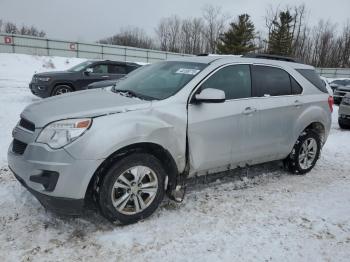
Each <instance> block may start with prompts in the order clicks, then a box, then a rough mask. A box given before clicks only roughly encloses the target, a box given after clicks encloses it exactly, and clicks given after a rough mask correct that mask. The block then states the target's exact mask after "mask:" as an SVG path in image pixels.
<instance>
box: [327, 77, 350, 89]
mask: <svg viewBox="0 0 350 262" xmlns="http://www.w3.org/2000/svg"><path fill="white" fill-rule="evenodd" d="M329 85H330V86H331V88H332V90H333V91H334V90H335V89H336V88H338V87H340V86H347V85H350V79H346V78H344V79H335V80H333V81H331V82H330V83H329Z"/></svg>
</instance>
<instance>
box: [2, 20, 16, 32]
mask: <svg viewBox="0 0 350 262" xmlns="http://www.w3.org/2000/svg"><path fill="white" fill-rule="evenodd" d="M4 32H5V33H7V34H17V33H18V29H17V26H16V25H15V24H14V23H11V22H5V23H4Z"/></svg>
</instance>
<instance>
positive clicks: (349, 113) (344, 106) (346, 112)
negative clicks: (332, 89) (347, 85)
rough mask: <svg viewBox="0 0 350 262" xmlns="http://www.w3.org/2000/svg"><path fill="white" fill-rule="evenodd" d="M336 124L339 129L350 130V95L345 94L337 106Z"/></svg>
mask: <svg viewBox="0 0 350 262" xmlns="http://www.w3.org/2000/svg"><path fill="white" fill-rule="evenodd" d="M338 123H339V126H340V128H343V129H350V94H349V93H348V94H346V95H345V96H344V98H343V100H342V102H341V104H340V106H339V111H338Z"/></svg>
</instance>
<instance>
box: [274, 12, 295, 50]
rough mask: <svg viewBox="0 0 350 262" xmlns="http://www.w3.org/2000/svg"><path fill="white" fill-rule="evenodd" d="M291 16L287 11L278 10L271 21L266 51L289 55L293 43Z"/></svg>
mask: <svg viewBox="0 0 350 262" xmlns="http://www.w3.org/2000/svg"><path fill="white" fill-rule="evenodd" d="M293 21H294V20H293V17H292V15H291V14H290V13H289V11H288V10H287V11H285V12H280V14H279V17H278V18H276V19H275V20H274V21H273V27H272V30H271V32H270V35H269V40H268V52H269V53H270V54H275V55H285V56H290V55H291V54H292V51H293V50H292V43H293V32H292V26H293Z"/></svg>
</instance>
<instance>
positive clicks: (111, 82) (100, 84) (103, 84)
mask: <svg viewBox="0 0 350 262" xmlns="http://www.w3.org/2000/svg"><path fill="white" fill-rule="evenodd" d="M139 66H140V67H141V65H139ZM144 66H146V65H144ZM140 67H139V68H140ZM136 71H137V70H136V69H135V70H134V71H133V72H132V73H135V72H136ZM128 76H129V74H128ZM125 77H126V75H125V76H124V77H122V78H119V79H113V80H104V81H98V82H94V83H91V84H89V85H87V86H86V87H85V88H84V89H98V88H106V87H112V86H114V85H115V84H117V82H118V81H120V80H122V79H124V78H125Z"/></svg>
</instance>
